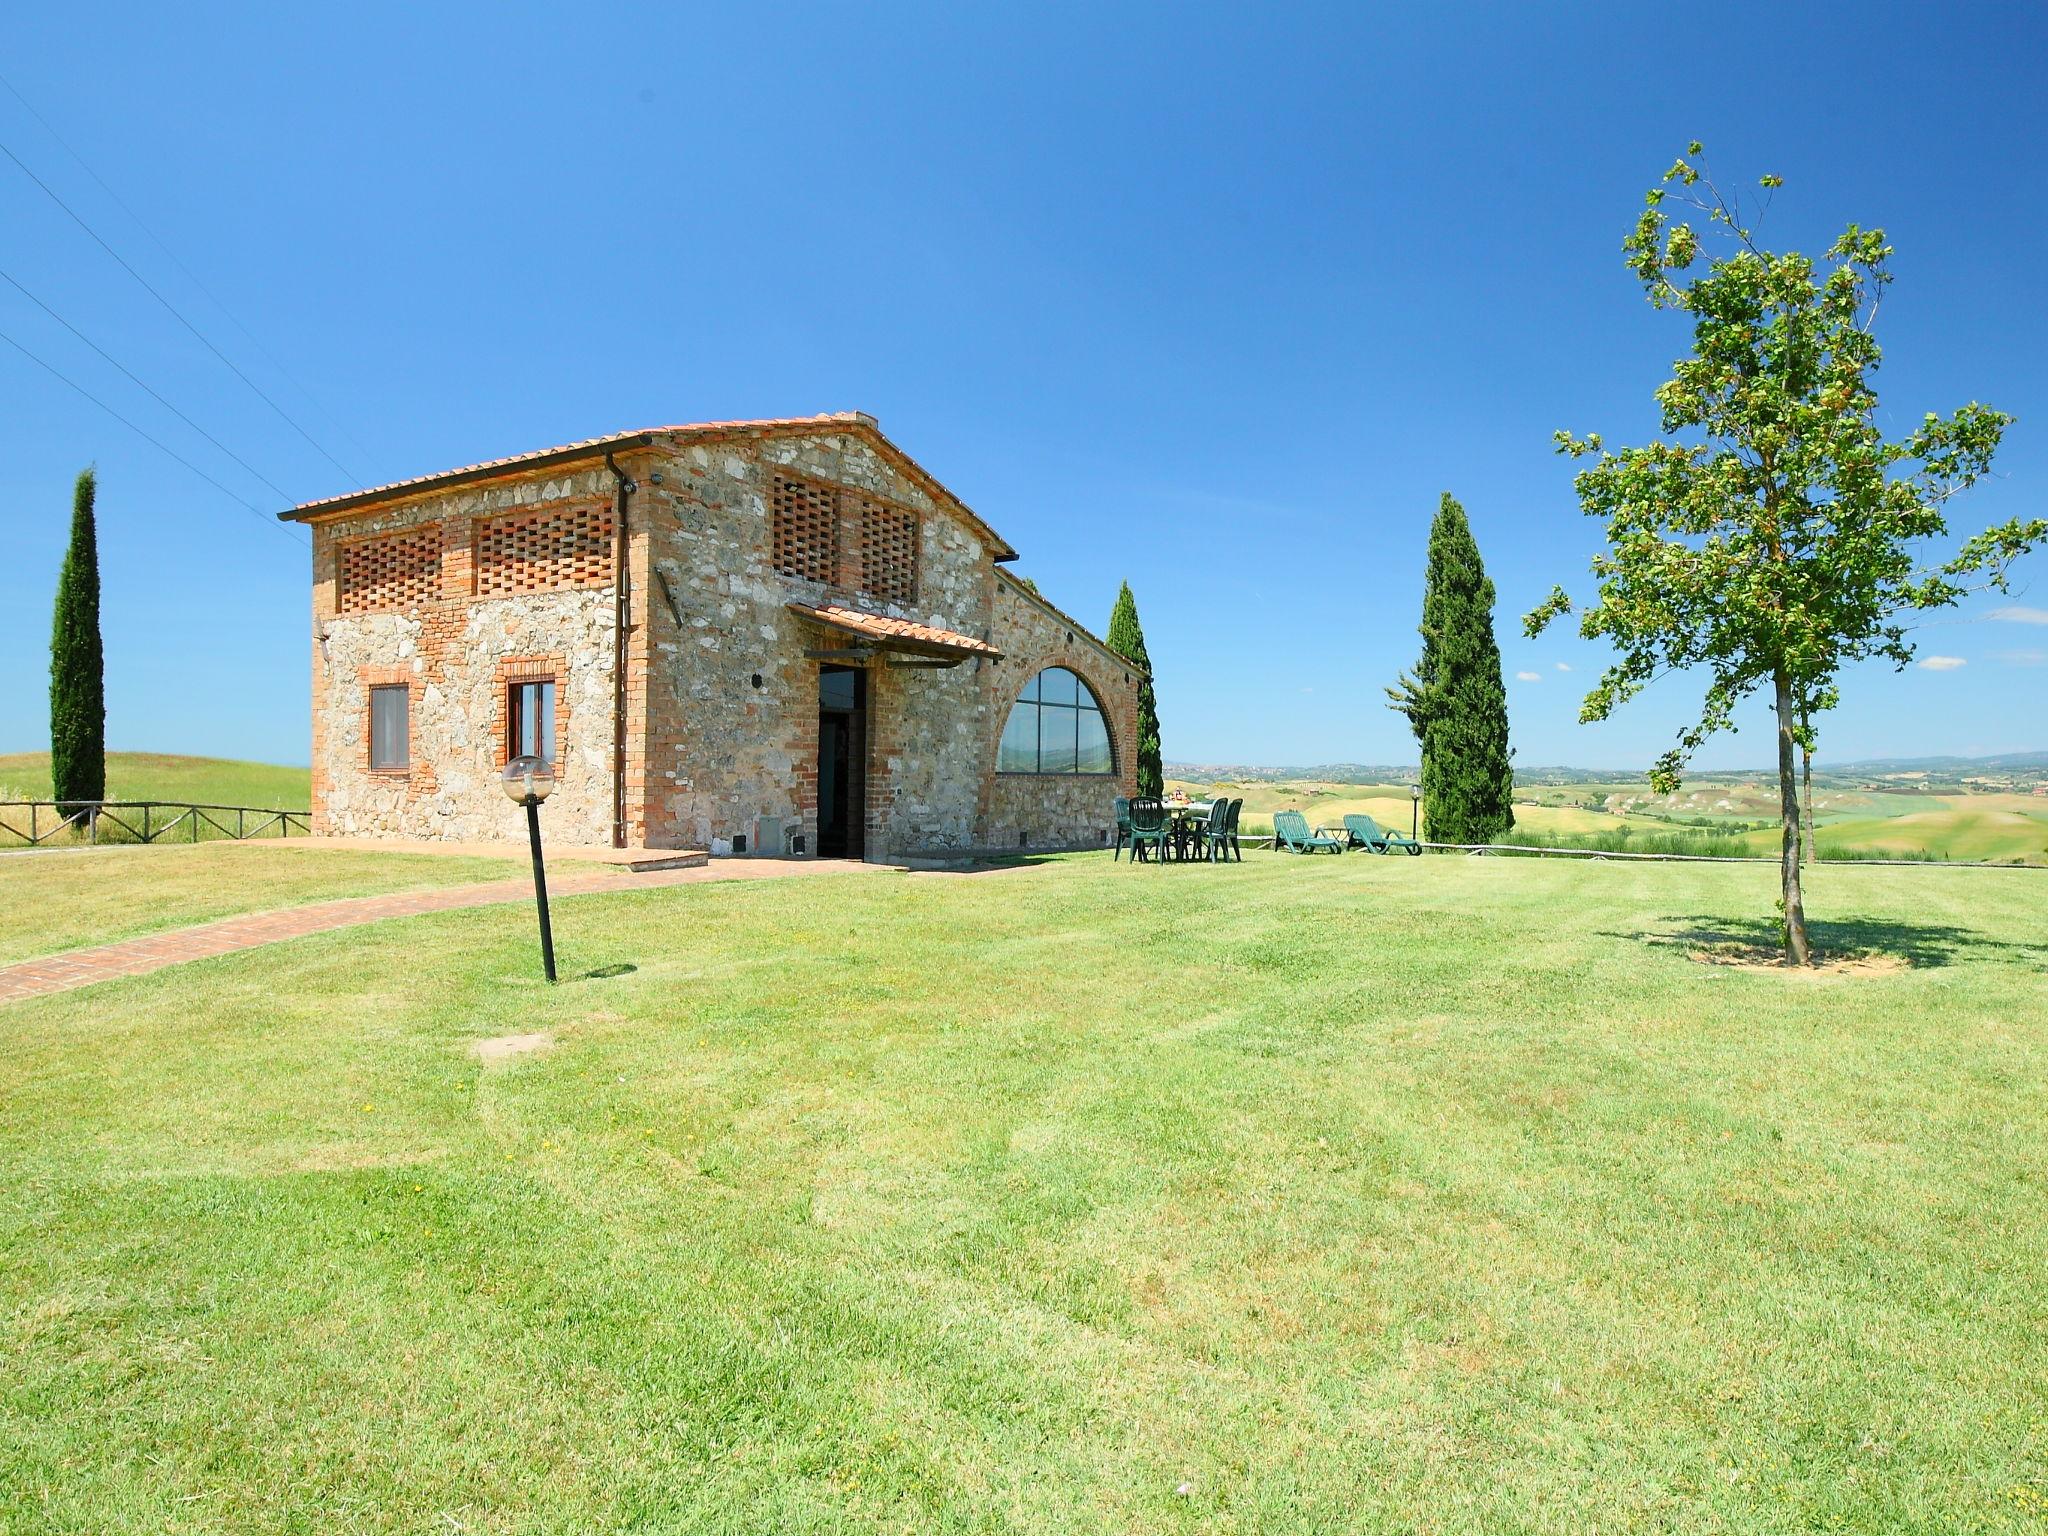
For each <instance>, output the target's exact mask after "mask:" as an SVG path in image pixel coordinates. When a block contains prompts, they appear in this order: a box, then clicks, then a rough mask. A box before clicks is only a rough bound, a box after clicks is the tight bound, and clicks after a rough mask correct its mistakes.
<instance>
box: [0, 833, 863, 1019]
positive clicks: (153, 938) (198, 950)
mask: <svg viewBox="0 0 2048 1536" xmlns="http://www.w3.org/2000/svg"><path fill="white" fill-rule="evenodd" d="M864 867H865V868H873V867H874V866H872V865H868V866H863V865H860V864H856V863H851V862H844V861H840V860H828V859H813V860H804V861H787V862H785V861H782V860H777V859H762V860H751V859H750V860H743V861H742V860H735V861H731V862H721V863H718V864H714V865H711V866H710V867H708V868H700V869H675V870H663V871H657V872H654V873H650V874H636V875H623V874H616V873H612V872H609V871H607V872H605V873H602V874H565V875H553V874H551V875H550V878H549V880H548V895H549V896H550V897H551V898H552V897H556V896H582V895H588V894H590V893H591V892H594V891H637V890H644V889H646V888H648V887H650V886H660V885H696V884H701V883H704V882H706V881H713V880H762V879H768V880H772V879H781V878H786V877H789V876H793V875H823V874H831V873H833V872H835V871H841V872H843V871H847V870H858V869H862V868H864ZM531 900H533V884H532V882H531V881H529V880H491V881H487V882H485V883H483V884H479V885H450V886H443V887H441V888H440V889H439V890H430V891H406V892H401V893H398V894H395V895H390V896H344V897H342V898H340V899H339V900H335V901H316V902H311V903H308V904H307V905H305V906H300V907H284V908H281V909H279V910H277V911H274V912H249V913H244V914H242V915H241V916H238V917H223V918H218V919H216V920H215V921H213V922H210V923H200V924H198V925H196V926H194V927H191V928H173V929H170V930H168V931H166V932H163V933H150V934H144V935H142V936H141V937H140V938H134V939H122V940H119V941H117V942H116V943H112V944H98V945H94V946H93V947H92V948H90V949H73V950H67V951H66V952H65V953H63V954H58V955H48V956H45V957H43V958H42V959H40V960H22V961H19V962H17V963H15V964H13V965H5V966H0V1004H4V1003H10V1002H13V1001H15V1000H16V999H18V998H24V997H42V996H44V995H45V994H47V993H51V992H68V991H70V990H71V989H72V988H73V987H87V986H91V985H92V984H93V983H94V982H96V981H108V980H111V979H112V978H114V977H116V976H141V975H144V974H146V973H148V972H150V971H159V970H162V969H163V968H164V967H165V966H167V965H182V964H183V963H184V962H185V961H187V960H203V959H205V958H206V957H207V956H208V955H225V954H230V953H232V952H233V951H235V950H238V949H254V948H255V947H256V946H257V945H259V944H275V943H277V942H278V941H279V940H280V939H296V938H299V937H302V936H303V935H305V934H309V933H325V932H327V931H328V930H329V929H332V928H352V927H354V926H355V925H356V924H358V923H375V922H381V921H382V920H383V919H385V918H388V917H417V916H418V915H420V914H421V913H423V912H450V911H454V910H456V909H457V908H460V907H484V906H491V905H494V904H496V903H500V902H508V901H531Z"/></svg>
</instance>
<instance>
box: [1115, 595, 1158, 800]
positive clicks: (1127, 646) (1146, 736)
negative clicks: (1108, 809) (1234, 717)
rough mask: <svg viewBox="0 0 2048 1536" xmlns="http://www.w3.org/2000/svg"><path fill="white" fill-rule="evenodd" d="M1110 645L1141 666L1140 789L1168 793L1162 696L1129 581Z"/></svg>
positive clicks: (1119, 603)
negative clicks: (1161, 726) (1161, 743)
mask: <svg viewBox="0 0 2048 1536" xmlns="http://www.w3.org/2000/svg"><path fill="white" fill-rule="evenodd" d="M1109 648H1110V649H1111V650H1112V651H1115V652H1116V653H1117V655H1119V656H1121V657H1123V659H1124V660H1125V661H1128V662H1129V663H1130V664H1131V665H1132V666H1133V667H1135V668H1137V669H1138V793H1139V794H1141V795H1152V796H1158V795H1163V794H1165V793H1166V773H1165V770H1164V769H1162V768H1161V766H1160V762H1159V698H1158V696H1157V695H1156V694H1154V693H1153V691H1152V658H1151V657H1150V656H1148V655H1147V654H1146V653H1145V631H1144V629H1143V627H1141V626H1140V625H1139V623H1138V600H1137V599H1136V598H1134V597H1132V596H1131V584H1130V583H1129V582H1128V581H1127V582H1125V583H1124V584H1123V586H1122V588H1121V589H1120V590H1119V591H1118V592H1117V595H1116V607H1115V608H1114V609H1113V610H1111V612H1110V615H1109Z"/></svg>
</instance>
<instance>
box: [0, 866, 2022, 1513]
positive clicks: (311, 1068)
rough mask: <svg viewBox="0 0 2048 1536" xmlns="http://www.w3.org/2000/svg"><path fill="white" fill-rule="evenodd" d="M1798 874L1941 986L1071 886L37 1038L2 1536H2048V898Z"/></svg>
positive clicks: (16, 1104)
mask: <svg viewBox="0 0 2048 1536" xmlns="http://www.w3.org/2000/svg"><path fill="white" fill-rule="evenodd" d="M272 853H273V856H274V857H279V858H282V857H284V856H285V855H284V851H283V850H273V851H272ZM1812 887H1813V889H1812V896H1811V901H1812V906H1813V911H1814V914H1815V917H1816V919H1817V931H1818V937H1819V942H1820V943H1821V945H1822V946H1823V947H1824V948H1833V949H1835V950H1837V951H1840V950H1845V949H1856V948H1862V947H1868V946H1878V947H1881V948H1883V949H1886V950H1888V951H1892V952H1895V953H1899V954H1902V955H1904V956H1906V957H1907V958H1908V959H1910V960H1911V961H1913V962H1914V963H1913V964H1911V965H1910V967H1908V968H1906V969H1903V970H1901V971H1898V972H1897V973H1894V974H1874V975H1868V976H1856V977H1840V978H1835V979H1814V978H1810V977H1802V976H1788V975H1785V974H1782V973H1776V972H1752V971H1746V970H1741V969H1736V968H1733V967H1729V966H1719V965H1708V964H1702V963H1698V962H1696V961H1695V960H1694V959H1692V958H1689V951H1691V950H1693V949H1698V948H1702V947H1711V946H1713V945H1715V944H1718V943H1720V942H1722V941H1727V940H1744V939H1750V938H1754V937H1756V936H1758V935H1760V934H1762V933H1764V932H1766V931H1767V927H1768V925H1767V922H1766V920H1767V919H1768V918H1769V915H1770V911H1771V908H1770V902H1771V893H1772V872H1771V871H1770V870H1768V869H1760V868H1755V867H1748V866H1737V867H1733V868H1725V867H1701V866H1662V865H1657V866H1635V865H1584V864H1577V863H1569V864H1568V863H1564V862H1553V861H1538V860H1507V859H1498V860H1472V859H1460V858H1428V859H1420V860H1413V859H1372V858H1368V857H1364V856H1352V857H1349V858H1346V859H1344V860H1341V861H1340V860H1336V859H1324V860H1321V861H1309V860H1292V859H1287V858H1284V857H1280V856H1275V855H1259V856H1255V857H1253V858H1252V859H1251V860H1250V861H1249V862H1247V863H1246V864H1244V865H1242V866H1239V867H1232V868H1228V869H1211V868H1186V869H1182V868H1173V867H1168V868H1164V869H1161V868H1156V867H1145V868H1138V869H1132V868H1131V867H1129V866H1128V865H1118V864H1112V863H1110V862H1109V861H1107V860H1106V859H1104V858H1102V857H1099V856H1089V857H1082V858H1076V859H1067V860H1060V861H1054V862H1051V863H1049V864H1045V865H1041V866H1038V867H1033V868H1028V869H1023V870H1018V871H1012V872H1004V873H997V874H988V875H969V876H955V875H930V876H904V875H895V874H885V873H876V874H852V875H846V876H838V877H820V878H814V879H807V880H793V881H785V882H732V883H726V884H712V885H698V886H680V887H671V888H667V889H646V890H641V891H637V892H631V893H624V894H617V895H611V894H607V895H604V896H600V897H585V898H576V899H572V900H565V901H562V902H561V903H559V904H558V910H557V927H558V935H559V941H560V945H561V949H562V954H563V960H564V976H565V982H564V984H563V985H562V986H560V987H558V988H555V989H553V990H550V989H548V988H546V987H545V986H543V985H541V984H539V983H538V982H537V981H536V979H535V976H534V971H535V957H534V954H533V942H532V934H531V931H530V928H531V917H530V914H529V913H527V912H525V911H523V910H521V909H518V908H504V909H495V910H489V909H481V910H472V911H467V912H459V913H449V914H443V915H439V916H435V917H431V918H424V919H417V920H412V921H408V922H404V923H389V924H383V925H379V926H375V927H371V928H364V929H359V930H355V931H351V932H341V933H334V934H328V935H322V936H319V937H315V938H311V939H306V940H301V941H297V942H294V943H292V944H289V945H285V946H279V947H274V948H271V949H267V950H260V951H254V952H250V953H246V954H242V955H237V956H230V957H225V958H222V959H219V960H212V961H205V962H201V963H198V964H196V965H193V966H189V967H183V968H178V969H174V970H170V971H165V972H160V973H158V974H157V975H154V976H151V977H145V978H137V979H133V980H128V981H122V982H117V983H112V984H109V985H106V986H103V987H100V988H96V989H91V990H88V991H84V992H80V993H74V994H70V995H66V996H60V997H54V998H45V999H40V1000H36V1001H32V1002H27V1003H19V1004H13V1005H8V1006H5V1007H0V1040H4V1044H5V1049H4V1050H0V1511H8V1512H10V1517H9V1518H8V1519H6V1520H0V1527H5V1528H8V1529H21V1530H54V1531H79V1532H94V1533H111V1532H129V1531H136V1532H140V1531H149V1532H172V1533H178V1532H201V1531H204V1532H252V1533H253V1532H264V1533H269V1532H280V1531H283V1532H329V1531H348V1532H431V1531H450V1532H452V1531H458V1530H460V1531H469V1532H520V1533H539V1532H548V1533H554V1532H560V1533H569V1532H579V1533H580V1532H588V1531H597V1530H637V1531H647V1532H682V1531H692V1532H694V1531H707V1532H710V1531H715V1532H735V1533H737V1532H777V1533H784V1532H906V1531H907V1532H925V1531H945V1532H1047V1533H1052V1532H1059V1533H1072V1532H1147V1533H1151V1532H1162V1531H1163V1532H1204V1533H1209V1532H1239V1531H1245V1532H1254V1531H1255V1532H1262V1533H1264V1532H1316V1533H1324V1532H1352V1531H1373V1532H1382V1531H1383V1532H1390V1533H1391V1532H1434V1533H1450V1532H1487V1533H1497V1532H1529V1533H1538V1532H1543V1533H1550V1532H1559V1531H1573V1532H1577V1531H1592V1530H1595V1529H1597V1530H1599V1531H1602V1532H1633V1531H1659V1532H1663V1531H1679V1532H1709V1531H1712V1532H1736V1531H1739V1532H1745V1533H1747V1532H1793V1531H1799V1532H1812V1531H1828V1532H1873V1533H1875V1532H1884V1533H1894V1532H1924V1533H1929V1536H1933V1533H1944V1536H1946V1533H1951V1532H1970V1531H1994V1532H2035V1533H2038V1532H2040V1531H2042V1530H2043V1529H2044V1523H2048V1313H2044V1305H2043V1301H2042V1282H2041V1277H2042V1275H2043V1274H2044V1273H2048V1141H2044V1138H2043V1136H2042V1134H2041V1128H2042V1126H2043V1124H2044V1123H2048V949H2044V934H2048V877H2041V876H2037V875H2035V874H2033V873H2031V872H2026V871H2011V872H2006V871H1971V870H1944V869H1910V870H1898V869H1868V868H1854V867H1846V868H1837V869H1824V870H1821V871H1818V872H1816V873H1815V875H1814V876H1813V881H1812ZM141 899H143V896H142V893H141V892H140V890H139V888H138V893H137V900H138V901H139V900H141ZM51 900H52V902H53V903H54V902H55V901H56V900H58V898H55V897H52V898H51ZM13 909H14V903H13V901H10V906H9V910H13ZM1665 940H1671V941H1675V942H1664V941H1665ZM625 967H631V968H632V969H623V968H625ZM597 971H603V972H610V973H612V974H607V975H602V976H594V975H592V974H591V973H592V972H597ZM531 1033H542V1034H546V1035H547V1036H549V1037H551V1038H552V1040H553V1042H554V1043H553V1047H552V1049H548V1050H544V1051H540V1052H537V1053H530V1054H524V1055H513V1056H507V1057H504V1058H502V1059H498V1060H494V1061H489V1062H485V1061H480V1060H479V1059H478V1058H477V1055H476V1054H475V1052H474V1050H473V1047H474V1045H475V1044H476V1042H478V1041H481V1040H485V1039H489V1038H493V1037H502V1036H508V1035H514V1034H531Z"/></svg>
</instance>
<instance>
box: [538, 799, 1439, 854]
mask: <svg viewBox="0 0 2048 1536" xmlns="http://www.w3.org/2000/svg"><path fill="white" fill-rule="evenodd" d="M1408 836H1409V838H1410V839H1419V838H1420V837H1421V836H1422V786H1421V785H1420V784H1410V785H1409V786H1408ZM534 846H535V847H536V848H538V847H539V846H540V845H539V844H538V843H536V844H534ZM534 857H535V858H539V857H540V855H539V854H537V853H536V854H535V855H534Z"/></svg>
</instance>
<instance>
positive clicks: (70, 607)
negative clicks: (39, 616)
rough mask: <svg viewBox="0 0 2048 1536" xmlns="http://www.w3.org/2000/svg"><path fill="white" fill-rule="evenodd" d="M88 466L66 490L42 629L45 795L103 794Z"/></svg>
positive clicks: (92, 485)
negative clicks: (67, 535)
mask: <svg viewBox="0 0 2048 1536" xmlns="http://www.w3.org/2000/svg"><path fill="white" fill-rule="evenodd" d="M97 489H98V481H97V480H96V478H95V476H94V474H93V471H92V470H90V469H87V470H85V471H83V472H82V473H80V475H79V477H78V484H77V486H76V487H75V488H74V489H73V491H72V495H71V547H70V548H69V549H67V550H66V551H65V552H64V566H63V569H62V570H60V571H59V572H58V573H57V610H56V617H55V620H54V622H53V623H52V624H51V626H50V786H51V788H50V793H51V796H52V797H53V798H55V799H58V800H85V801H93V802H97V801H100V800H104V799H105V798H106V796H107V684H106V657H105V655H104V653H103V652H102V651H101V649H100V551H99V536H98V534H97V532H96V531H95V529H94V527H93V497H94V494H95V492H96V491H97Z"/></svg>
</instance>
